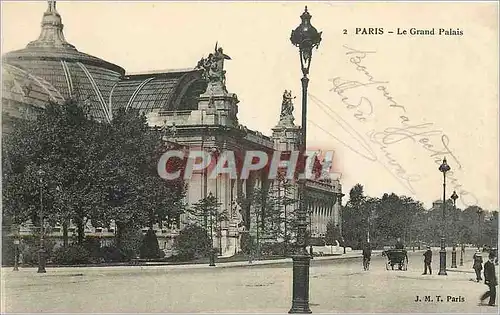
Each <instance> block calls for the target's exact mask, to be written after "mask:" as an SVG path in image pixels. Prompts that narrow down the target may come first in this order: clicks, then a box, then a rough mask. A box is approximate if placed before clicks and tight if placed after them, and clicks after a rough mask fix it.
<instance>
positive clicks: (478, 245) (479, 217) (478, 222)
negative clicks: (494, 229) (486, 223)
mask: <svg viewBox="0 0 500 315" xmlns="http://www.w3.org/2000/svg"><path fill="white" fill-rule="evenodd" d="M476 213H477V249H479V248H481V214H482V213H483V211H482V210H481V209H477V211H476Z"/></svg>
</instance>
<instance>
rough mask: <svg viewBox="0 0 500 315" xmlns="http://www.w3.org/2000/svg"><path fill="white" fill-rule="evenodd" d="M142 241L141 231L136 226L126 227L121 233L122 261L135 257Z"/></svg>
mask: <svg viewBox="0 0 500 315" xmlns="http://www.w3.org/2000/svg"><path fill="white" fill-rule="evenodd" d="M141 243H142V232H141V230H140V229H138V228H136V227H126V228H124V231H123V233H122V241H121V243H120V244H121V245H120V248H119V249H120V252H121V254H122V255H123V259H122V261H129V260H130V259H133V258H136V256H137V255H138V254H139V249H140V247H141Z"/></svg>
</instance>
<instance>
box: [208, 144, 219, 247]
mask: <svg viewBox="0 0 500 315" xmlns="http://www.w3.org/2000/svg"><path fill="white" fill-rule="evenodd" d="M210 155H211V156H212V157H213V158H214V159H215V166H214V169H215V170H216V168H217V164H218V162H219V156H220V155H221V150H220V149H219V148H217V147H213V148H212V149H210ZM216 174H218V172H217V170H216ZM218 181H219V176H218V175H217V176H216V177H215V204H216V205H217V206H216V213H217V220H216V221H217V222H216V223H217V230H218V232H217V238H218V240H219V255H222V220H221V218H220V216H219V215H220V214H219V202H218V197H217V196H218V194H219V192H218V191H219V187H218V184H217V182H218Z"/></svg>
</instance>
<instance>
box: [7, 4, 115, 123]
mask: <svg viewBox="0 0 500 315" xmlns="http://www.w3.org/2000/svg"><path fill="white" fill-rule="evenodd" d="M55 3H56V2H55V1H48V7H47V11H46V12H45V13H44V14H43V19H42V29H41V32H40V36H39V37H38V39H37V40H35V41H32V42H30V43H29V44H28V45H27V46H26V48H24V49H21V50H16V51H12V52H9V53H6V54H5V55H3V56H2V59H3V62H4V63H5V64H8V65H11V66H14V67H16V68H19V69H21V70H22V71H25V72H26V73H29V74H30V75H32V76H34V77H38V78H42V79H43V80H44V81H46V82H48V83H49V84H50V85H51V86H53V87H54V88H55V89H56V90H57V91H59V93H60V95H62V96H63V97H64V99H69V98H73V99H76V100H78V101H80V102H83V103H84V104H86V105H87V106H89V107H90V109H91V113H92V115H93V116H94V117H95V118H96V119H99V120H107V121H110V120H111V117H112V113H111V110H110V109H109V108H108V106H107V104H108V102H107V101H106V100H107V99H108V98H109V95H110V92H111V89H112V87H113V86H114V85H115V84H116V83H117V82H118V81H119V80H120V78H121V77H122V76H123V75H124V74H125V70H124V69H123V68H121V67H119V66H117V65H115V64H112V63H110V62H108V61H105V60H102V59H100V58H97V57H94V56H91V55H88V54H85V53H82V52H79V51H78V50H77V49H76V48H75V46H73V45H71V44H70V43H68V42H67V41H66V39H65V38H64V33H63V24H62V19H61V16H60V14H59V13H58V12H57V10H56V4H55Z"/></svg>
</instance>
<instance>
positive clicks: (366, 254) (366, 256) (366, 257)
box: [363, 243, 372, 271]
mask: <svg viewBox="0 0 500 315" xmlns="http://www.w3.org/2000/svg"><path fill="white" fill-rule="evenodd" d="M371 257H372V249H371V246H370V243H366V244H365V246H364V247H363V268H364V270H365V271H366V270H368V269H370V260H371Z"/></svg>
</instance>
